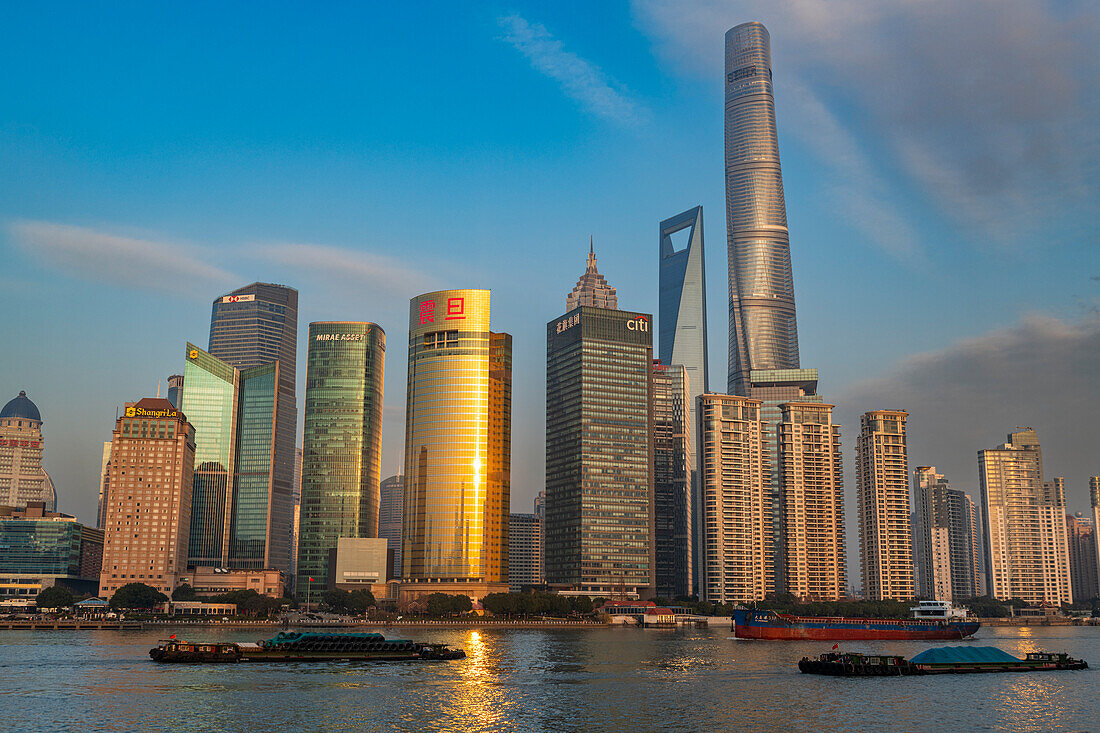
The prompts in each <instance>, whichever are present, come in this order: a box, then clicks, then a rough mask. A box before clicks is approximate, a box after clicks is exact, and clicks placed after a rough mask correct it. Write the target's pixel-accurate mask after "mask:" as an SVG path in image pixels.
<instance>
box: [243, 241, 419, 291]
mask: <svg viewBox="0 0 1100 733" xmlns="http://www.w3.org/2000/svg"><path fill="white" fill-rule="evenodd" d="M251 252H252V253H253V254H254V255H256V256H258V257H260V258H262V259H263V260H265V261H267V262H274V263H278V264H280V265H283V266H286V267H289V268H291V269H293V270H294V271H296V272H298V273H303V272H308V273H312V274H313V275H315V276H320V277H321V278H322V279H323V280H324V281H326V282H328V283H329V284H330V285H331V284H333V283H338V284H339V285H340V286H341V287H351V288H354V289H356V290H359V291H360V292H363V293H369V294H377V295H382V296H386V297H390V298H398V299H401V298H403V299H404V300H405V302H407V301H408V299H409V298H411V297H413V296H414V295H416V294H417V293H422V292H424V291H426V290H431V289H432V288H433V287H435V286H436V284H437V283H436V281H435V279H434V278H433V277H432V276H430V275H427V274H425V273H424V272H422V271H420V270H415V269H412V268H409V267H406V266H405V265H403V264H402V263H401V262H400V261H399V260H396V259H393V258H390V257H387V256H385V255H380V254H375V253H373V252H360V251H357V250H350V249H342V248H340V247H331V246H328V245H322V244H295V243H287V242H277V243H272V244H263V245H258V246H256V247H254V248H252V249H251ZM403 305H404V303H403Z"/></svg>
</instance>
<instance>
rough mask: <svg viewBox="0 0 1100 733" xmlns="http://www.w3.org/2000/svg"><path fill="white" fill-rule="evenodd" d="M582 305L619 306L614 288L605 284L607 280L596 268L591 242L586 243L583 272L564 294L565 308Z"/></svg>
mask: <svg viewBox="0 0 1100 733" xmlns="http://www.w3.org/2000/svg"><path fill="white" fill-rule="evenodd" d="M582 305H591V306H594V307H596V308H611V309H612V310H614V309H615V308H618V307H619V298H618V296H616V295H615V288H613V287H611V286H610V285H608V284H607V280H605V279H604V276H603V275H601V274H600V271H599V270H598V269H596V250H595V247H594V246H593V244H592V242H591V241H589V243H588V265H587V266H586V267H585V270H584V274H583V275H581V277H580V279H579V280H577V284H576V286H575V287H574V288H573V292H571V293H569V295H567V296H565V309H566V310H569V311H571V310H573V309H574V308H579V307H580V306H582Z"/></svg>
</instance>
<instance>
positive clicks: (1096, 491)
mask: <svg viewBox="0 0 1100 733" xmlns="http://www.w3.org/2000/svg"><path fill="white" fill-rule="evenodd" d="M1089 504H1090V505H1091V507H1092V531H1093V539H1094V542H1093V546H1094V547H1095V548H1096V573H1097V577H1096V585H1097V587H1098V588H1100V476H1089Z"/></svg>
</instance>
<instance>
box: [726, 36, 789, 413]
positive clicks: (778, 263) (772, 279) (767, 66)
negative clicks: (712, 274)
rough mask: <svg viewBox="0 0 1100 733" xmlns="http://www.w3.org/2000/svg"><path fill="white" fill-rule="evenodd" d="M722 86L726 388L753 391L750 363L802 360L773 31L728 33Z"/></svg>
mask: <svg viewBox="0 0 1100 733" xmlns="http://www.w3.org/2000/svg"><path fill="white" fill-rule="evenodd" d="M725 88H726V93H725V136H726V151H725V157H726V224H727V227H726V228H727V232H728V234H727V236H728V250H729V293H730V312H729V324H730V325H729V377H728V391H729V393H730V394H738V395H747V396H753V397H757V395H749V388H750V385H751V374H750V373H751V372H752V371H753V370H773V369H797V368H798V366H799V360H798V328H797V325H796V323H795V307H794V279H793V277H792V274H791V248H790V240H789V238H788V233H787V210H786V204H785V202H784V200H783V176H782V172H781V170H780V166H779V138H778V135H777V134H776V126H775V98H774V95H773V90H772V69H771V38H770V36H769V35H768V31H767V29H766V28H764V26H763V25H761V24H760V23H744V24H742V25H739V26H736V27H734V28H731V29H730V30H729V31H727V32H726V84H725Z"/></svg>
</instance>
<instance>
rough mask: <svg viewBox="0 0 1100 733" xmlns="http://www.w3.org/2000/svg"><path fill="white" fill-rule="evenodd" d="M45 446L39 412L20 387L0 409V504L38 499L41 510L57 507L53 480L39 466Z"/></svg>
mask: <svg viewBox="0 0 1100 733" xmlns="http://www.w3.org/2000/svg"><path fill="white" fill-rule="evenodd" d="M45 450H46V436H45V434H44V433H43V432H42V415H41V414H40V413H39V412H38V407H37V406H36V405H35V404H34V403H33V402H31V401H30V398H28V397H27V393H26V392H23V391H20V393H19V394H18V395H16V396H15V397H14V398H13V399H11V400H10V401H9V402H8V403H7V404H6V405H4V408H3V409H2V410H0V504H3V505H7V506H12V507H25V506H27V502H32V501H40V502H42V503H43V504H44V505H45V511H47V512H54V511H57V493H56V492H55V491H54V487H53V481H52V480H50V475H49V474H48V473H46V469H45V468H43V467H42V454H43V453H44V452H45Z"/></svg>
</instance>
